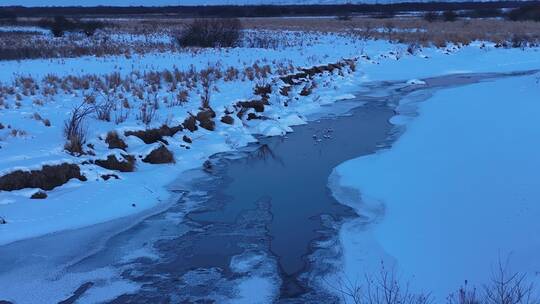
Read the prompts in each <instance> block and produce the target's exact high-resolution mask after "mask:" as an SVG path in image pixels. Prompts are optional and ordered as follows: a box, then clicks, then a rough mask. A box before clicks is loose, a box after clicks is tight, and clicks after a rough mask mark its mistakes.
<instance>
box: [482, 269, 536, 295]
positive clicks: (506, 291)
mask: <svg viewBox="0 0 540 304" xmlns="http://www.w3.org/2000/svg"><path fill="white" fill-rule="evenodd" d="M508 264H509V261H508V260H507V261H506V262H505V263H503V262H501V261H500V260H499V262H498V265H497V268H496V269H495V270H494V272H493V274H492V276H491V282H490V283H488V284H486V285H485V286H484V296H483V303H485V304H538V303H540V299H536V298H534V296H535V295H534V294H533V292H534V283H529V282H528V281H527V275H526V274H525V273H519V272H510V270H509V267H508Z"/></svg>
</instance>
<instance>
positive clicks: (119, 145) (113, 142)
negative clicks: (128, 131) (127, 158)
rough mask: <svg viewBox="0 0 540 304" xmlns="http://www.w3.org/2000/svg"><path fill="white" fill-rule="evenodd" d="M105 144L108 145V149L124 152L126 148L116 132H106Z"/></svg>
mask: <svg viewBox="0 0 540 304" xmlns="http://www.w3.org/2000/svg"><path fill="white" fill-rule="evenodd" d="M105 142H106V143H107V144H108V145H109V149H120V150H124V151H126V149H127V147H128V145H127V144H126V142H125V141H124V140H123V139H122V138H120V135H118V132H116V131H110V132H108V133H107V137H106V138H105Z"/></svg>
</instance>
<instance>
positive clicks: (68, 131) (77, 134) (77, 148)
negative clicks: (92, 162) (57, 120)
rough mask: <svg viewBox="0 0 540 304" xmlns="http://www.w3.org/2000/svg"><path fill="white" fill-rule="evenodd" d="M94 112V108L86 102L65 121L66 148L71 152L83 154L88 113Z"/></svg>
mask: <svg viewBox="0 0 540 304" xmlns="http://www.w3.org/2000/svg"><path fill="white" fill-rule="evenodd" d="M92 113H93V109H92V108H90V107H88V106H86V105H85V104H84V103H83V104H81V105H79V106H78V107H75V108H74V109H73V111H72V112H71V116H70V117H69V118H68V119H67V120H66V121H65V122H64V136H65V138H66V144H65V145H64V149H66V150H67V151H68V152H70V153H71V154H78V155H81V154H83V153H84V151H83V145H84V143H85V142H86V127H85V121H86V118H87V117H88V115H90V114H92Z"/></svg>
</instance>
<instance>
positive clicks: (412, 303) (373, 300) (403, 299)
mask: <svg viewBox="0 0 540 304" xmlns="http://www.w3.org/2000/svg"><path fill="white" fill-rule="evenodd" d="M326 283H327V284H328V285H329V286H330V287H331V288H332V289H334V290H336V291H337V292H338V293H339V294H340V296H341V297H342V298H343V302H345V303H348V302H351V301H352V302H353V303H355V304H428V303H431V302H432V300H431V296H430V295H429V294H423V293H418V294H415V293H412V292H411V291H410V290H409V287H408V284H404V283H402V282H401V281H400V280H399V278H398V276H397V274H396V272H395V271H394V270H388V269H386V268H385V267H384V264H383V263H381V269H380V271H379V273H377V274H374V275H369V274H366V275H365V276H364V278H363V280H362V281H358V280H356V281H351V280H350V279H348V278H345V279H343V278H340V279H338V281H337V283H336V284H331V283H328V282H326Z"/></svg>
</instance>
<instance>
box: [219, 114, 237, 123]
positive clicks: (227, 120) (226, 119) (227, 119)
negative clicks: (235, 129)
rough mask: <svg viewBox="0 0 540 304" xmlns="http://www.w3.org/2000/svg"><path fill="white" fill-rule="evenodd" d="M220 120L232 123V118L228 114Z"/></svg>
mask: <svg viewBox="0 0 540 304" xmlns="http://www.w3.org/2000/svg"><path fill="white" fill-rule="evenodd" d="M221 122H222V123H224V124H228V125H234V118H233V117H232V116H230V115H225V116H223V117H221Z"/></svg>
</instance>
